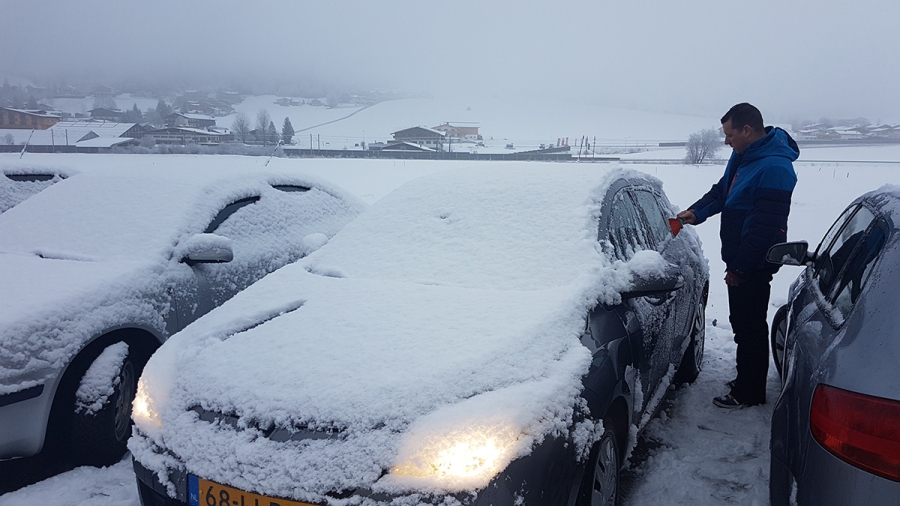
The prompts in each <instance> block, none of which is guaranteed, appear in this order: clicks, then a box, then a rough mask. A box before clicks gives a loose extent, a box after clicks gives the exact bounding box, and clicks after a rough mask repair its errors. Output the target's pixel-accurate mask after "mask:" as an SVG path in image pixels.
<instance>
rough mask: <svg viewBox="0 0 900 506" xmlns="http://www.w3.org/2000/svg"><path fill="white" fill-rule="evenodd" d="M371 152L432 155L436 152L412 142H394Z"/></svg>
mask: <svg viewBox="0 0 900 506" xmlns="http://www.w3.org/2000/svg"><path fill="white" fill-rule="evenodd" d="M373 151H419V152H430V153H433V152H435V151H436V150H435V149H434V148H429V147H425V146H423V145H421V144H415V143H412V142H406V141H394V142H390V143H388V144H387V145H386V146H383V147H382V148H381V149H378V150H373Z"/></svg>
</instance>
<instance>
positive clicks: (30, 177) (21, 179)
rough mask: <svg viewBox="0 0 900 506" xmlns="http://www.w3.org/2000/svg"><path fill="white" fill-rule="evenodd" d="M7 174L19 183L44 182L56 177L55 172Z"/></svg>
mask: <svg viewBox="0 0 900 506" xmlns="http://www.w3.org/2000/svg"><path fill="white" fill-rule="evenodd" d="M5 176H6V177H8V178H9V179H12V180H13V181H16V182H18V183H34V182H44V181H50V180H51V179H53V178H54V177H56V176H55V175H54V174H5Z"/></svg>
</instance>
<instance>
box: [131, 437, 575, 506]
mask: <svg viewBox="0 0 900 506" xmlns="http://www.w3.org/2000/svg"><path fill="white" fill-rule="evenodd" d="M567 443H568V444H567ZM574 446H575V445H574V444H572V443H571V441H568V442H567V441H566V440H565V439H562V438H549V439H548V440H546V441H544V443H542V444H540V445H538V446H537V447H535V448H534V450H533V451H532V454H531V455H530V456H529V457H527V458H522V459H518V460H515V461H513V462H512V463H511V464H510V465H509V466H508V467H507V469H506V470H504V471H503V472H502V473H500V474H499V475H498V476H497V477H495V478H494V479H493V480H492V481H491V483H490V484H488V486H487V487H485V488H484V489H482V490H481V491H479V492H478V494H477V496H473V495H469V494H452V499H453V500H452V501H451V502H453V503H454V504H460V505H465V506H487V505H492V506H505V505H509V506H513V505H521V506H529V505H543V504H559V505H573V504H574V503H575V501H576V499H577V495H578V485H579V484H580V482H581V476H582V473H583V472H584V469H583V467H582V466H580V465H578V464H576V462H575V458H574ZM133 463H134V474H135V478H136V479H137V485H138V496H139V497H140V500H141V505H142V506H190V505H191V501H190V500H189V497H188V495H189V494H188V492H189V490H188V488H189V486H188V481H189V480H188V475H187V474H186V473H185V472H183V471H179V470H177V469H169V479H170V480H171V482H172V484H173V485H174V488H175V497H170V496H169V494H168V491H167V489H166V486H165V485H163V484H162V483H160V481H159V479H158V477H157V476H156V473H154V472H153V471H150V470H148V469H146V468H145V467H144V466H143V465H141V463H140V462H139V461H137V460H136V459H133ZM352 496H357V497H364V498H366V499H368V500H369V501H373V502H374V503H383V504H389V503H392V502H401V503H404V504H405V502H403V499H411V498H407V497H396V496H386V495H383V494H372V493H371V492H368V491H363V490H359V491H355V492H351V493H349V494H341V495H340V496H335V497H334V500H333V501H329V502H334V503H346V502H347V499H348V498H349V497H352ZM446 499H447V497H445V496H428V497H417V498H416V502H419V503H420V504H445V503H446V502H447V501H446ZM199 504H203V502H202V500H201V501H200V502H199ZM323 504H325V503H323Z"/></svg>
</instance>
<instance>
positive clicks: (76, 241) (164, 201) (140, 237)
mask: <svg viewBox="0 0 900 506" xmlns="http://www.w3.org/2000/svg"><path fill="white" fill-rule="evenodd" d="M252 169H253V170H247V168H244V167H240V166H239V165H229V166H227V167H214V166H210V165H205V166H191V165H189V164H188V165H186V164H183V163H179V164H171V165H166V166H159V167H154V168H153V169H152V170H146V169H145V170H135V169H129V168H127V167H123V168H121V169H109V168H102V169H101V168H98V169H95V170H89V171H83V172H81V173H78V174H75V175H73V176H71V177H69V178H67V179H65V180H63V181H60V182H58V183H56V184H54V185H52V186H50V187H48V188H46V189H44V190H43V191H41V192H40V193H38V194H36V195H34V196H32V197H31V198H29V199H28V200H26V201H24V202H22V203H21V204H19V205H17V206H15V207H14V208H12V209H10V210H8V211H7V212H5V213H3V214H2V215H0V253H22V254H34V253H37V254H47V255H50V256H55V257H61V258H73V259H87V260H91V259H103V258H110V257H131V258H139V257H144V256H146V255H149V254H153V253H157V254H159V253H160V252H162V251H164V250H166V249H168V248H171V247H173V246H174V245H175V244H176V243H177V242H178V241H179V240H181V239H183V238H185V237H187V236H189V235H193V234H195V233H199V232H202V231H203V230H204V228H205V227H206V225H207V224H208V223H209V222H210V221H211V220H212V219H213V217H215V215H216V213H217V212H218V211H219V210H220V209H222V207H224V206H225V205H227V204H229V203H231V202H234V201H236V200H239V199H242V198H245V197H250V196H258V195H261V194H262V193H264V192H274V193H271V194H272V195H277V194H278V193H281V192H278V190H275V189H274V188H273V185H302V186H306V187H315V188H319V189H322V190H323V191H326V192H328V193H331V194H332V195H335V196H338V197H339V198H342V199H347V200H349V201H351V202H353V203H357V202H358V200H357V199H356V198H355V197H353V196H351V195H349V194H346V193H345V192H344V191H343V190H340V189H339V188H337V187H334V186H333V185H330V184H328V183H325V182H323V181H320V180H319V179H318V178H314V177H307V176H304V175H302V174H300V173H297V172H293V171H286V170H260V169H259V168H252ZM361 207H362V206H361V205H360V208H361Z"/></svg>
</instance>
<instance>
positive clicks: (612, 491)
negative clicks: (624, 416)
mask: <svg viewBox="0 0 900 506" xmlns="http://www.w3.org/2000/svg"><path fill="white" fill-rule="evenodd" d="M603 427H604V431H603V436H601V437H600V440H599V441H597V442H596V443H594V446H593V448H591V453H590V456H589V457H588V460H587V465H586V467H585V470H584V479H583V481H582V483H581V493H580V494H579V495H580V497H579V499H580V500H579V501H578V502H579V505H580V506H617V505H618V504H619V501H620V489H619V468H620V467H621V466H622V453H621V451H620V449H619V437H618V435H617V434H616V431H615V425H614V424H613V422H612V421H611V420H608V419H607V420H604V421H603Z"/></svg>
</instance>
